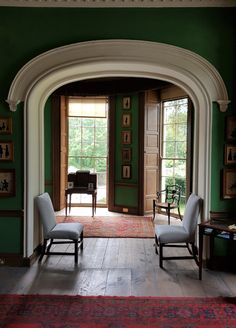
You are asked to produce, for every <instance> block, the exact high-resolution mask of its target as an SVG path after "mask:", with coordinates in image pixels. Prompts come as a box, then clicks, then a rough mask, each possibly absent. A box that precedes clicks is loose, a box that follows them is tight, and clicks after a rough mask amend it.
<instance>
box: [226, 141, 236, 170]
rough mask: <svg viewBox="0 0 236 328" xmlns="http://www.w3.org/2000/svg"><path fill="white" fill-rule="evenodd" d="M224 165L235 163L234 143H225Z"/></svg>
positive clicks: (235, 150)
mask: <svg viewBox="0 0 236 328" xmlns="http://www.w3.org/2000/svg"><path fill="white" fill-rule="evenodd" d="M224 159H225V161H224V162H225V165H229V164H236V145H225V156H224Z"/></svg>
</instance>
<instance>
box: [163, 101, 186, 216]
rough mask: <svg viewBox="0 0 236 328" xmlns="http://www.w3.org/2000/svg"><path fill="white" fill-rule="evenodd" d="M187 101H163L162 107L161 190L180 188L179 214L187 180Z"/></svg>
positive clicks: (183, 202) (183, 204) (182, 206)
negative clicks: (170, 186) (176, 185)
mask: <svg viewBox="0 0 236 328" xmlns="http://www.w3.org/2000/svg"><path fill="white" fill-rule="evenodd" d="M187 128H188V99H187V98H183V99H178V100H171V101H164V102H163V106H162V138H161V189H165V187H166V185H169V184H178V185H180V186H181V187H182V197H181V203H180V209H181V213H183V209H184V206H185V198H186V184H187V183H186V179H187Z"/></svg>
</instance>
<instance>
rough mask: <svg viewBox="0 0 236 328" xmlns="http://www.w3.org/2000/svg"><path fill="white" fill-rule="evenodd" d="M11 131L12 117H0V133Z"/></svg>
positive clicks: (9, 132)
mask: <svg viewBox="0 0 236 328" xmlns="http://www.w3.org/2000/svg"><path fill="white" fill-rule="evenodd" d="M11 133H12V118H11V117H0V134H11Z"/></svg>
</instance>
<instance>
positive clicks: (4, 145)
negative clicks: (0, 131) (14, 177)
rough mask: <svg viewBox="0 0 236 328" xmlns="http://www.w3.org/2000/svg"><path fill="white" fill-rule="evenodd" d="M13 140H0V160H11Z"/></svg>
mask: <svg viewBox="0 0 236 328" xmlns="http://www.w3.org/2000/svg"><path fill="white" fill-rule="evenodd" d="M13 155H14V152H13V142H12V141H0V162H2V161H13Z"/></svg>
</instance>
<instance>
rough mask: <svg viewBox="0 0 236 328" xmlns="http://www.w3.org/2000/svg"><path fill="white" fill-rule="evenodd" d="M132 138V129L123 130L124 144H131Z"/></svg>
mask: <svg viewBox="0 0 236 328" xmlns="http://www.w3.org/2000/svg"><path fill="white" fill-rule="evenodd" d="M131 140H132V135H131V131H122V144H123V145H130V144H131Z"/></svg>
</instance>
